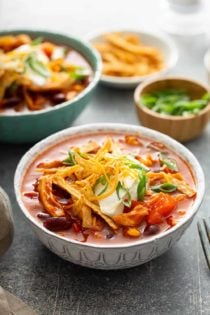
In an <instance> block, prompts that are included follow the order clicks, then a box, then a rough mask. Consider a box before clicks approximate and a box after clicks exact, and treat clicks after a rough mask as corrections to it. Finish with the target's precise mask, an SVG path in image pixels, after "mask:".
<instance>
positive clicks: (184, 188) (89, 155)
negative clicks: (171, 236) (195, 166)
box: [21, 132, 196, 244]
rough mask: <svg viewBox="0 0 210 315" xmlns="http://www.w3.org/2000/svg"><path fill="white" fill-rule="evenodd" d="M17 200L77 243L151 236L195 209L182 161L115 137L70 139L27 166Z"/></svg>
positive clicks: (148, 143) (141, 141)
mask: <svg viewBox="0 0 210 315" xmlns="http://www.w3.org/2000/svg"><path fill="white" fill-rule="evenodd" d="M21 190H22V200H23V202H24V204H25V206H26V208H27V209H28V211H29V212H30V213H31V215H32V216H33V217H34V218H35V219H36V220H37V221H38V222H39V223H40V224H41V225H43V226H44V227H45V228H46V229H48V230H50V231H52V232H54V233H56V234H58V235H61V236H63V237H66V238H69V239H74V240H77V241H80V242H91V243H96V244H97V243H98V244H99V243H100V244H120V243H128V244H129V242H133V241H134V240H138V241H139V240H141V239H146V238H150V237H151V236H153V235H156V234H159V233H161V232H164V231H166V230H168V229H170V228H171V227H173V226H174V225H176V224H177V223H178V222H180V221H181V220H182V219H183V218H184V216H185V214H186V212H187V211H188V210H189V209H190V207H191V206H192V204H193V203H194V200H195V197H196V189H195V181H194V178H193V175H192V172H191V169H190V167H189V166H188V165H187V164H186V162H185V161H184V160H183V159H182V158H181V157H180V156H178V155H177V154H176V153H175V152H173V151H171V150H170V149H169V148H168V147H167V146H165V145H164V144H162V143H160V142H156V141H154V140H152V139H149V138H146V137H142V136H136V135H134V134H127V135H125V134H121V133H110V132H109V133H108V132H107V133H106V132H103V133H90V134H87V135H80V136H70V137H69V138H68V140H65V141H63V142H61V143H59V144H57V145H55V146H52V147H50V148H48V149H47V150H46V151H44V152H43V153H41V154H40V155H39V156H38V157H37V158H36V159H35V160H34V161H33V162H32V164H31V166H30V167H29V168H28V170H27V172H26V174H25V176H24V180H23V184H22V189H21Z"/></svg>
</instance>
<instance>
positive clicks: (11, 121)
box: [0, 30, 102, 143]
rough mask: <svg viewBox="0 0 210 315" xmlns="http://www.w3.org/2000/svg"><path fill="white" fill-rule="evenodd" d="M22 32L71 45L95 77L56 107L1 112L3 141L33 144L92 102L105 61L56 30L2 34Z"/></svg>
mask: <svg viewBox="0 0 210 315" xmlns="http://www.w3.org/2000/svg"><path fill="white" fill-rule="evenodd" d="M21 33H24V34H28V35H30V36H32V37H33V38H36V37H43V38H46V39H48V40H49V41H53V42H55V43H58V44H63V45H67V46H70V47H71V48H73V49H74V50H76V51H78V52H79V53H81V55H82V56H83V57H84V58H85V59H86V60H87V61H88V62H89V64H90V66H91V68H92V71H93V77H92V80H91V82H90V84H89V85H88V86H87V87H86V88H85V89H84V90H83V91H82V92H81V93H79V94H78V95H77V96H76V97H75V98H74V99H72V100H70V101H66V102H63V103H61V104H59V105H56V106H55V107H50V108H47V109H43V110H39V111H34V112H29V113H14V114H0V142H9V143H30V142H31V143H32V142H36V141H38V140H40V139H43V138H45V137H46V136H48V135H50V134H52V133H54V132H56V131H58V130H62V129H64V128H67V127H68V126H70V125H71V123H72V122H73V121H74V120H75V118H77V117H78V116H79V114H80V113H81V112H82V111H83V110H84V108H85V107H86V105H87V104H88V102H89V101H90V99H91V97H92V95H93V92H94V89H95V87H96V85H97V84H98V82H99V79H100V76H101V68H102V64H101V59H100V56H99V54H98V53H97V52H96V51H95V50H94V49H93V48H92V47H91V46H89V45H88V44H87V43H85V42H83V41H82V40H80V39H77V38H75V37H71V36H67V35H61V34H57V33H50V32H46V31H31V30H16V31H13V30H10V31H2V32H0V36H1V35H9V34H21Z"/></svg>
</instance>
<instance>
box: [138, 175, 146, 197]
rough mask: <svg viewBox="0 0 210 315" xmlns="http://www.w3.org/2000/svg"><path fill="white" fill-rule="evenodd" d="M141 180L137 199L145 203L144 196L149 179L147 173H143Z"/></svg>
mask: <svg viewBox="0 0 210 315" xmlns="http://www.w3.org/2000/svg"><path fill="white" fill-rule="evenodd" d="M139 178H140V181H139V183H138V186H137V198H138V200H140V201H143V200H144V195H145V192H146V184H147V177H146V174H145V172H142V174H141V175H140V176H139Z"/></svg>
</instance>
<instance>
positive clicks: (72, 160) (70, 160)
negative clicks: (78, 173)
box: [63, 151, 76, 166]
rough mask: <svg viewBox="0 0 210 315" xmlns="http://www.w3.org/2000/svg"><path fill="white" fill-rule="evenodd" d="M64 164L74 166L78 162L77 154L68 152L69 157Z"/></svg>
mask: <svg viewBox="0 0 210 315" xmlns="http://www.w3.org/2000/svg"><path fill="white" fill-rule="evenodd" d="M63 163H64V164H67V165H70V166H73V165H75V164H76V161H75V154H74V152H73V151H69V152H68V157H67V158H66V159H65V160H63Z"/></svg>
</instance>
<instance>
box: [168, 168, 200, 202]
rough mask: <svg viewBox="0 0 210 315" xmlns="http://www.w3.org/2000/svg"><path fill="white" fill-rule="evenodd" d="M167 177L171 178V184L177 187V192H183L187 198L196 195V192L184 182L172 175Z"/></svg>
mask: <svg viewBox="0 0 210 315" xmlns="http://www.w3.org/2000/svg"><path fill="white" fill-rule="evenodd" d="M167 177H168V178H169V181H170V183H172V184H173V185H175V186H177V190H179V191H181V192H182V193H183V194H185V195H186V196H187V197H189V198H191V197H193V196H195V195H196V191H195V190H194V189H193V188H191V187H190V185H188V184H187V183H186V182H185V181H184V180H179V179H177V178H175V177H173V175H170V174H167Z"/></svg>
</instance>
